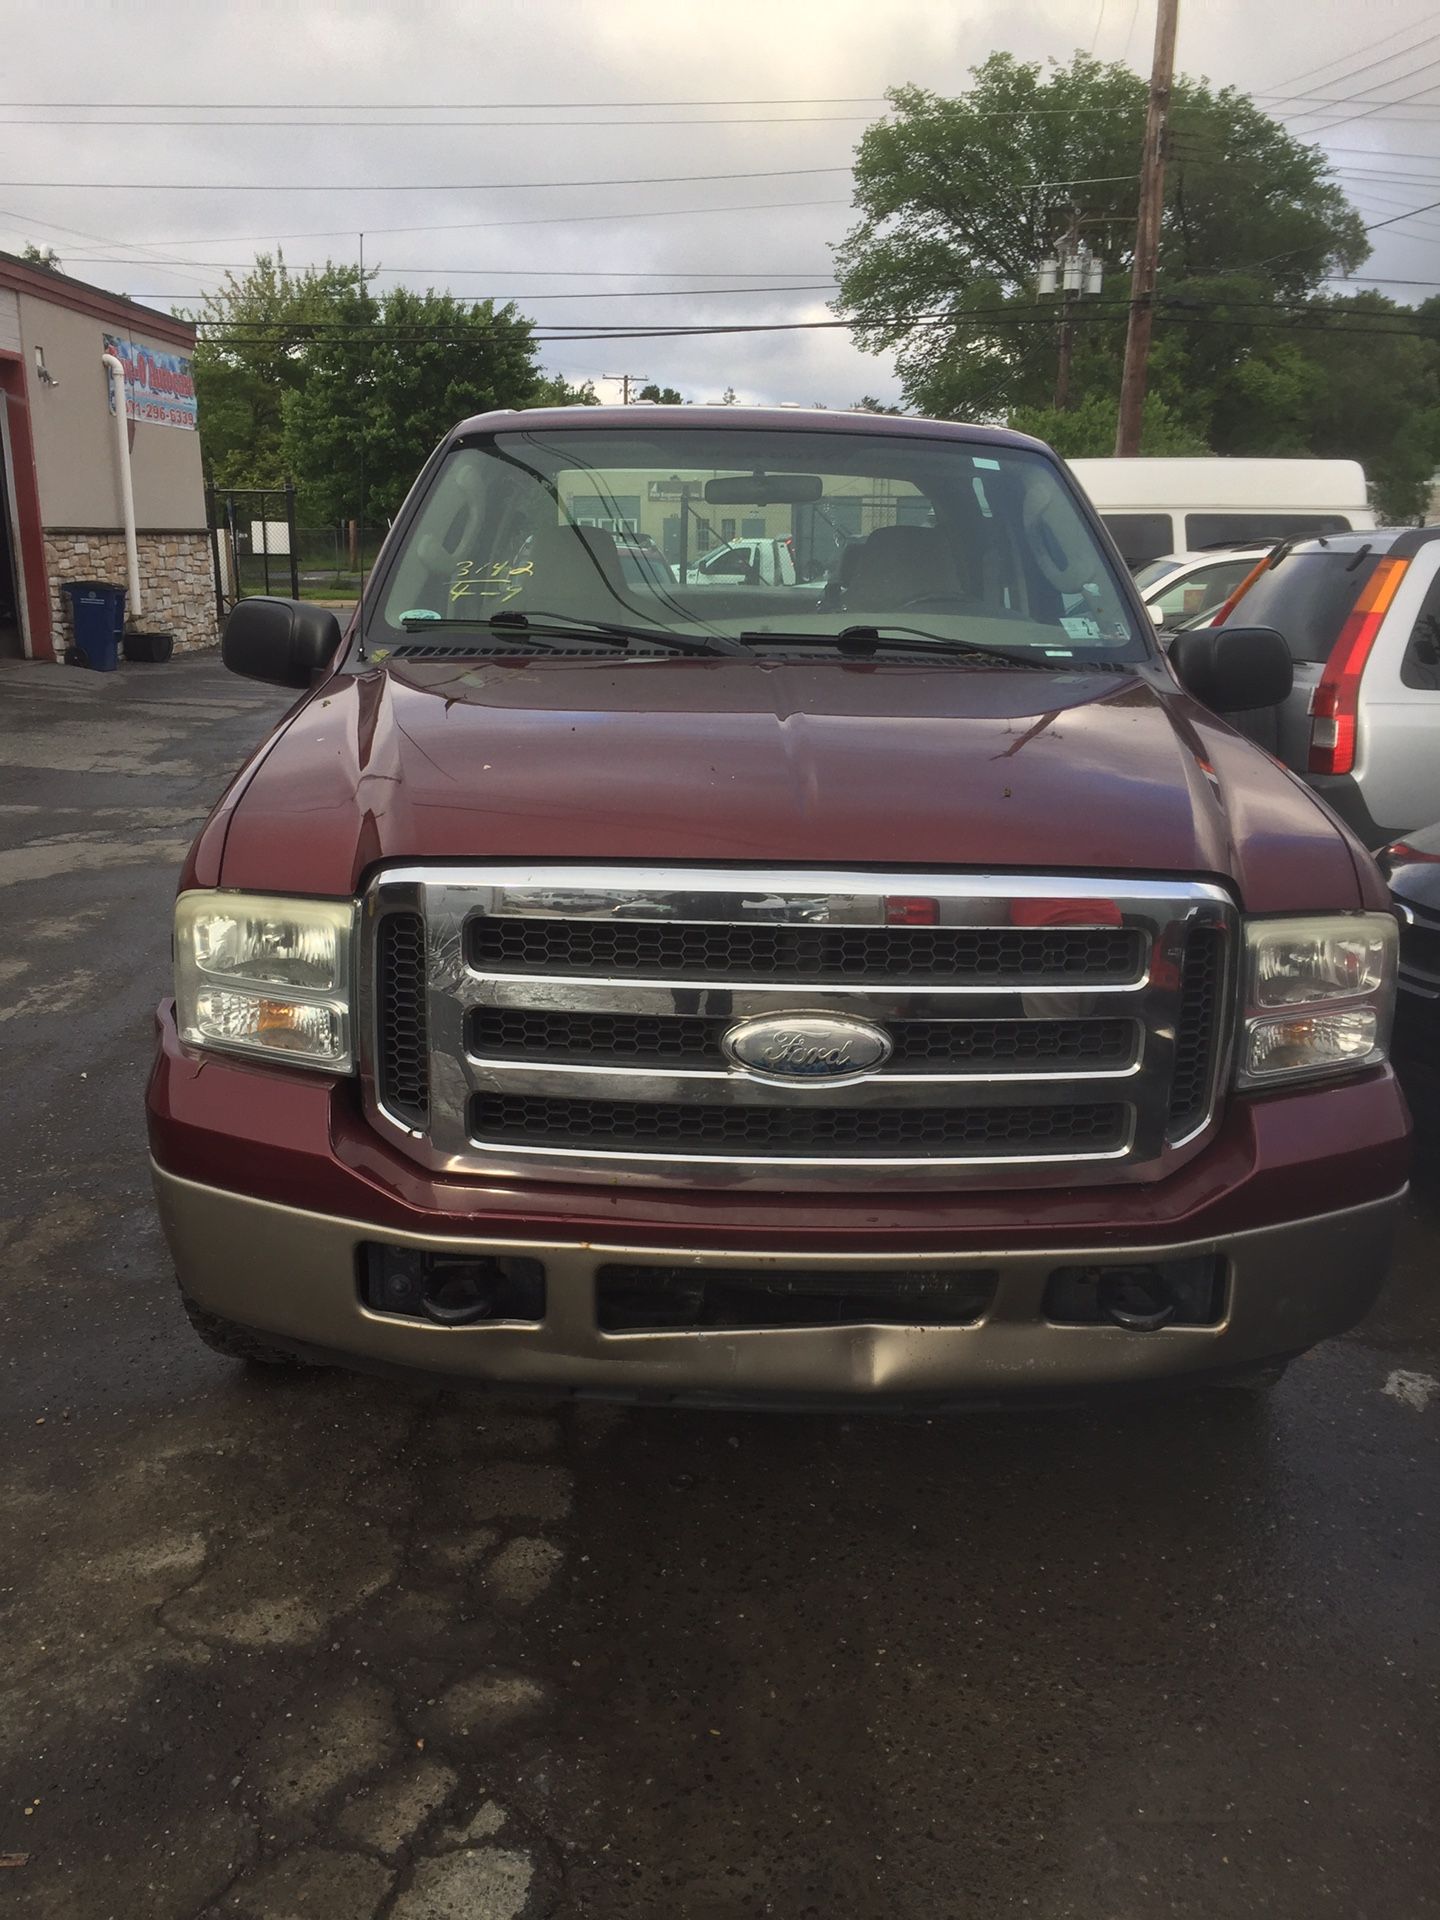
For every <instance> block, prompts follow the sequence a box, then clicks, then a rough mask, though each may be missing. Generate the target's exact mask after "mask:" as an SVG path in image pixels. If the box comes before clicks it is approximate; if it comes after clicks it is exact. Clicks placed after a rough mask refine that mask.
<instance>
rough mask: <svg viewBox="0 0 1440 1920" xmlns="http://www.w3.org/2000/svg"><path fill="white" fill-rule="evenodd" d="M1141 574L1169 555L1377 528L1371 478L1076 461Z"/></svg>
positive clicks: (1353, 465)
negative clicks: (1225, 544) (1224, 544)
mask: <svg viewBox="0 0 1440 1920" xmlns="http://www.w3.org/2000/svg"><path fill="white" fill-rule="evenodd" d="M1070 470H1071V472H1072V473H1073V474H1074V475H1075V477H1076V479H1077V480H1078V481H1079V482H1080V484H1081V486H1082V487H1083V488H1084V489H1085V491H1086V493H1087V494H1088V495H1089V496H1090V498H1091V500H1092V501H1093V502H1094V504H1095V507H1096V510H1097V511H1098V512H1099V515H1100V518H1101V519H1102V520H1103V521H1104V522H1105V525H1106V527H1107V529H1108V530H1109V533H1110V536H1111V538H1112V539H1113V540H1114V542H1115V544H1116V546H1117V547H1119V549H1120V551H1121V553H1122V554H1124V556H1125V564H1126V566H1127V567H1130V568H1131V569H1132V570H1133V569H1135V568H1137V567H1142V566H1144V565H1145V563H1146V561H1147V560H1154V559H1156V558H1158V557H1159V555H1161V554H1164V553H1195V552H1201V551H1203V550H1204V549H1205V548H1207V547H1215V546H1218V545H1219V544H1220V543H1221V542H1222V541H1224V542H1228V543H1231V544H1233V545H1236V546H1239V545H1241V544H1244V545H1254V544H1256V543H1257V542H1260V541H1265V540H1291V539H1300V538H1303V537H1305V536H1306V535H1307V534H1316V533H1347V532H1349V531H1350V530H1352V529H1354V528H1359V527H1367V528H1368V527H1373V526H1374V524H1375V515H1374V513H1373V511H1372V510H1371V507H1370V501H1369V495H1368V493H1367V490H1366V486H1365V471H1364V469H1363V467H1361V466H1360V465H1359V464H1358V463H1357V462H1356V461H1354V460H1252V459H1243V458H1237V457H1222V458H1216V457H1215V456H1214V455H1207V456H1205V457H1203V458H1199V459H1189V458H1173V457H1170V456H1155V457H1144V458H1141V459H1138V460H1135V459H1103V460H1072V461H1071V463H1070Z"/></svg>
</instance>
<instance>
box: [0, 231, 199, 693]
mask: <svg viewBox="0 0 1440 1920" xmlns="http://www.w3.org/2000/svg"><path fill="white" fill-rule="evenodd" d="M194 346H195V330H194V328H193V327H191V326H187V325H186V324H185V323H184V322H183V321H180V320H176V319H175V318H174V317H173V315H171V314H167V313H159V312H156V311H155V310H154V309H153V308H150V307H144V306H141V305H140V304H139V303H138V302H136V301H133V300H126V299H124V298H123V297H121V296H119V295H116V294H113V293H107V292H105V291H104V290H103V289H101V288H99V287H92V286H87V285H86V284H85V282H83V281H80V280H74V279H72V278H71V277H70V276H69V275H68V274H64V273H58V272H55V271H53V270H51V269H50V268H47V267H42V266H36V265H33V264H31V263H30V262H28V261H25V260H19V259H16V258H15V257H14V256H13V255H10V254H4V253H0V652H3V653H10V654H12V655H13V654H23V655H25V656H26V657H28V658H30V659H35V660H50V659H55V658H58V657H59V656H60V655H61V654H62V653H63V651H64V647H65V644H66V640H67V637H68V631H69V628H68V616H67V614H66V611H65V607H64V602H63V598H62V594H61V588H62V587H63V586H64V585H65V583H66V582H67V581H74V580H105V581H110V582H113V583H114V584H116V585H118V586H124V585H125V584H126V582H127V573H128V571H129V569H128V567H127V558H128V554H127V528H126V517H127V516H126V507H125V487H124V473H123V466H124V464H125V456H123V455H122V450H121V446H120V440H119V435H118V434H117V427H116V404H115V403H116V399H117V397H118V396H119V394H120V392H121V390H122V388H123V394H124V407H125V416H126V422H125V442H126V451H127V453H128V465H129V472H130V492H131V496H132V499H133V531H134V547H135V555H134V558H135V563H136V566H135V571H136V573H137V575H138V583H139V588H140V611H139V615H138V618H136V619H135V620H134V622H133V624H135V625H137V626H139V627H141V628H143V629H145V630H146V631H149V632H166V633H173V634H174V636H175V644H176V646H177V647H196V646H208V645H212V644H213V643H214V641H215V638H216V622H215V589H214V577H213V573H212V566H211V550H210V541H209V535H208V533H207V531H206V515H205V484H204V478H203V474H202V470H201V463H200V436H199V433H198V432H197V431H196V410H195V387H194V381H193V379H192V377H191V368H190V357H191V354H192V353H193V351H194ZM103 355H109V356H110V359H111V362H112V364H111V365H108V366H107V364H106V362H105V360H104V359H103V358H102V356H103ZM113 363H118V366H117V365H116V364H113ZM132 600H133V595H132Z"/></svg>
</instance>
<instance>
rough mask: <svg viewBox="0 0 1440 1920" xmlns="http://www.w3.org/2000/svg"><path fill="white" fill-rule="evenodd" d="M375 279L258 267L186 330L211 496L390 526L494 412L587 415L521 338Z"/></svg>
mask: <svg viewBox="0 0 1440 1920" xmlns="http://www.w3.org/2000/svg"><path fill="white" fill-rule="evenodd" d="M374 277H375V275H374V272H373V271H371V272H369V273H367V274H366V275H365V279H364V285H363V287H362V284H361V276H360V271H359V269H358V268H357V267H351V266H347V265H336V264H334V263H332V262H330V261H327V262H326V263H325V265H324V266H323V267H309V268H306V269H305V270H304V271H302V272H294V271H292V270H291V269H290V268H289V267H287V266H286V264H285V260H284V257H283V255H281V254H280V253H276V254H274V255H270V254H262V255H260V257H259V258H258V259H257V260H256V262H255V264H254V266H253V267H251V268H249V269H248V271H246V272H245V273H243V274H239V275H236V274H227V275H226V277H225V280H224V281H223V282H222V284H221V286H220V288H219V290H218V291H217V292H216V293H214V294H211V295H209V296H207V298H206V299H205V300H204V301H203V302H202V304H201V305H200V307H199V308H197V309H196V310H194V311H193V312H190V313H187V314H186V315H185V316H184V317H185V318H187V319H190V320H194V321H196V322H198V323H199V325H200V330H201V331H200V338H199V339H198V340H197V342H196V347H195V358H194V366H195V385H196V392H197V395H198V398H199V410H200V437H201V444H202V447H203V449H204V454H205V463H206V468H207V471H208V473H209V475H210V478H211V479H212V480H213V481H214V482H215V484H216V485H217V486H221V487H263V486H279V485H281V484H283V482H284V481H285V480H286V479H294V480H295V481H296V482H297V483H298V484H299V487H300V508H299V510H300V517H301V519H302V521H306V522H309V523H311V524H314V523H316V522H320V521H328V520H334V519H348V518H354V517H357V516H358V514H359V511H360V469H361V464H362V454H363V465H364V469H365V494H366V500H365V517H366V520H367V522H371V523H373V521H374V520H375V519H376V518H377V517H384V516H385V515H388V514H390V513H393V512H394V510H395V508H396V507H397V506H398V505H399V503H400V501H401V499H403V497H404V495H405V492H406V490H407V489H408V487H409V485H410V483H411V481H412V480H413V479H414V477H415V474H416V472H417V470H418V468H419V466H420V462H421V461H422V459H423V458H424V456H425V455H426V454H427V453H428V452H429V450H430V448H431V447H432V446H433V445H434V444H435V442H436V441H438V440H439V439H440V438H441V436H442V435H443V434H444V433H446V432H447V431H448V430H449V429H450V428H451V427H453V426H454V425H455V423H456V421H457V420H460V419H463V418H464V417H465V415H467V414H471V413H480V412H483V411H485V410H486V409H488V408H491V407H515V406H594V405H596V404H597V396H596V393H595V389H594V387H593V386H592V385H591V384H590V383H589V382H588V381H587V382H585V383H584V384H582V385H578V386H576V385H572V384H571V383H570V382H569V381H568V380H566V379H565V378H564V377H563V376H562V375H559V374H548V375H547V374H542V373H541V372H540V371H539V370H538V369H537V368H536V365H535V346H534V341H533V338H532V334H531V328H530V323H529V322H528V321H527V320H525V319H524V318H523V316H521V315H520V314H519V313H518V312H517V311H516V309H515V308H514V307H513V306H506V307H503V308H499V309H497V308H496V307H495V306H494V304H493V302H490V301H482V302H480V303H478V304H475V303H471V302H469V301H464V300H456V299H454V298H452V297H451V296H449V295H446V294H437V293H433V292H432V293H423V294H422V293H414V292H411V291H409V290H408V289H405V288H396V289H395V290H394V291H392V292H390V293H387V294H384V295H383V296H377V295H376V294H375V293H374V292H373V290H372V287H371V282H372V281H373V280H374Z"/></svg>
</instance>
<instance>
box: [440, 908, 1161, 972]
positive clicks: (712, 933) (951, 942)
mask: <svg viewBox="0 0 1440 1920" xmlns="http://www.w3.org/2000/svg"><path fill="white" fill-rule="evenodd" d="M468 932H469V947H470V962H471V965H472V966H474V967H475V968H476V969H477V970H479V971H481V972H485V971H487V970H493V971H495V972H497V973H613V974H652V975H653V974H658V975H660V976H662V977H665V976H670V975H678V976H680V977H689V976H698V977H700V978H703V979H707V980H774V979H782V978H787V977H788V978H790V979H797V980H813V981H829V980H840V981H852V980H860V981H870V982H874V983H875V984H876V985H879V986H886V985H896V984H898V983H901V982H906V981H911V980H933V979H939V978H944V979H949V980H965V981H969V982H971V983H972V984H974V983H978V982H983V983H985V984H987V985H991V986H1002V985H1005V984H1007V983H1008V982H1010V981H1012V980H1016V979H1020V978H1023V979H1025V980H1026V981H1028V982H1029V983H1031V984H1032V985H1035V986H1046V985H1050V984H1052V983H1056V982H1061V981H1069V980H1089V981H1093V982H1094V983H1096V984H1097V985H1098V984H1103V983H1107V982H1115V981H1125V980H1133V979H1135V977H1136V976H1137V974H1138V973H1139V972H1140V970H1141V966H1142V964H1143V958H1142V942H1141V937H1140V935H1139V933H1138V932H1137V931H1136V930H1135V929H1134V928H1129V927H916V926H887V927H824V926H764V925H759V926H746V925H739V926H707V925H705V924H703V923H690V924H687V925H681V926H676V925H670V926H666V925H656V924H652V923H649V922H646V921H643V920H641V921H623V920H600V921H589V920H531V919H523V918H517V919H513V920H495V919H488V918H484V919H475V920H473V921H471V923H470V926H469V929H468Z"/></svg>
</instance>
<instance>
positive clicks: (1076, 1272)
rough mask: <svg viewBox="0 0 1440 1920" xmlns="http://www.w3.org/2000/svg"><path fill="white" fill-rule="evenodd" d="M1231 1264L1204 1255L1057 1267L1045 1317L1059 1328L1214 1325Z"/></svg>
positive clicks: (1140, 1329) (1139, 1329)
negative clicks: (1179, 1258)
mask: <svg viewBox="0 0 1440 1920" xmlns="http://www.w3.org/2000/svg"><path fill="white" fill-rule="evenodd" d="M1225 1279H1226V1265H1225V1261H1224V1260H1223V1259H1220V1258H1218V1257H1216V1256H1211V1255H1201V1256H1199V1257H1197V1258H1194V1259H1188V1260H1153V1261H1129V1262H1120V1261H1117V1262H1115V1263H1114V1264H1113V1265H1104V1266H1101V1265H1098V1264H1097V1265H1093V1266H1084V1267H1057V1268H1056V1269H1055V1271H1054V1272H1053V1273H1052V1274H1051V1275H1050V1281H1049V1284H1048V1286H1047V1287H1046V1289H1045V1317H1046V1319H1047V1320H1050V1321H1051V1322H1053V1323H1055V1324H1057V1325H1060V1326H1078V1327H1094V1326H1107V1325H1108V1326H1113V1327H1123V1328H1124V1330H1125V1331H1126V1332H1127V1333H1158V1332H1159V1331H1160V1330H1161V1328H1162V1327H1213V1326H1217V1325H1218V1324H1219V1322H1220V1321H1221V1319H1222V1318H1223V1317H1224V1311H1225Z"/></svg>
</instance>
